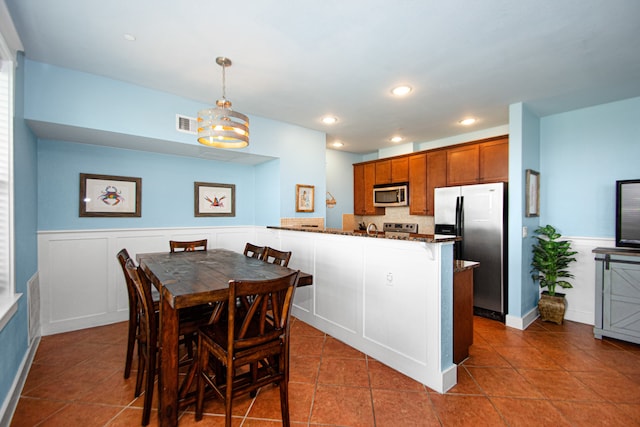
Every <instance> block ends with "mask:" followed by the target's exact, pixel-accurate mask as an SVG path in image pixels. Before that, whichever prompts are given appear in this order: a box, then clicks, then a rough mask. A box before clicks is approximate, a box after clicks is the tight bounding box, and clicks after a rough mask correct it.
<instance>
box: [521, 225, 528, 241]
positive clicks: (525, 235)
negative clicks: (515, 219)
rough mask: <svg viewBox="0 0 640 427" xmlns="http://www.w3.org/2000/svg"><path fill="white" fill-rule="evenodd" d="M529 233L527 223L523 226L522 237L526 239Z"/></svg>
mask: <svg viewBox="0 0 640 427" xmlns="http://www.w3.org/2000/svg"><path fill="white" fill-rule="evenodd" d="M528 235H529V229H528V228H527V226H526V225H525V226H524V227H522V238H523V239H524V238H525V237H527V236H528Z"/></svg>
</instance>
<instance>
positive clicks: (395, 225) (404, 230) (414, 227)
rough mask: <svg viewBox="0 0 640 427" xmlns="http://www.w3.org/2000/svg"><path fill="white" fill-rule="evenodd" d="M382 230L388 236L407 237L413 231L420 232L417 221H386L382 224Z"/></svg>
mask: <svg viewBox="0 0 640 427" xmlns="http://www.w3.org/2000/svg"><path fill="white" fill-rule="evenodd" d="M382 231H384V234H385V236H388V237H394V236H395V237H407V236H408V235H409V234H411V233H414V234H415V233H417V232H418V224H417V223H408V222H405V223H402V222H385V223H383V224H382Z"/></svg>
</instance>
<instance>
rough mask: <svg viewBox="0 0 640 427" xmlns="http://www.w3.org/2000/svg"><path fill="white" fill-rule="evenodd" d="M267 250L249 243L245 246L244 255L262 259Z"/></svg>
mask: <svg viewBox="0 0 640 427" xmlns="http://www.w3.org/2000/svg"><path fill="white" fill-rule="evenodd" d="M265 249H266V248H265V247H264V246H256V245H254V244H252V243H249V242H247V244H246V245H244V254H245V255H246V256H248V257H251V258H258V259H262V257H263V256H264V251H265Z"/></svg>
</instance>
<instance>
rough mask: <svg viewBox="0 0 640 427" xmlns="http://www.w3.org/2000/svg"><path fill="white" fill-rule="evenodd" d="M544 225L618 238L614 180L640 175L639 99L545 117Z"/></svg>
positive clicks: (578, 233) (566, 232)
mask: <svg viewBox="0 0 640 427" xmlns="http://www.w3.org/2000/svg"><path fill="white" fill-rule="evenodd" d="M540 130H541V140H540V172H541V173H540V187H541V190H540V206H541V207H540V209H541V215H540V224H552V225H554V226H556V227H557V228H558V229H559V230H560V232H561V233H562V234H564V235H567V236H589V237H606V238H614V237H615V181H616V180H619V179H640V98H632V99H627V100H624V101H618V102H613V103H609V104H603V105H598V106H595V107H590V108H584V109H581V110H576V111H570V112H567V113H563V114H556V115H553V116H549V117H544V118H542V119H541V125H540Z"/></svg>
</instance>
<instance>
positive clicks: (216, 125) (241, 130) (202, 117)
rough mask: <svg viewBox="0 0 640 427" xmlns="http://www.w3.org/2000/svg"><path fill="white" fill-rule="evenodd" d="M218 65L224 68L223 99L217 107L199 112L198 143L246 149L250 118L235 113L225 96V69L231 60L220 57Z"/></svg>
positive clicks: (217, 59)
mask: <svg viewBox="0 0 640 427" xmlns="http://www.w3.org/2000/svg"><path fill="white" fill-rule="evenodd" d="M216 63H217V64H218V65H220V66H221V67H222V98H220V99H218V100H217V101H216V106H215V107H211V108H205V109H203V110H200V111H199V112H198V142H199V143H200V144H203V145H208V146H210V147H216V148H244V147H246V146H247V145H249V118H248V117H247V116H245V115H244V114H242V113H239V112H237V111H233V109H232V108H231V101H229V100H228V99H227V98H226V96H225V95H226V94H225V91H226V88H225V69H226V67H229V66H231V60H230V59H229V58H224V57H218V58H216Z"/></svg>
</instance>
